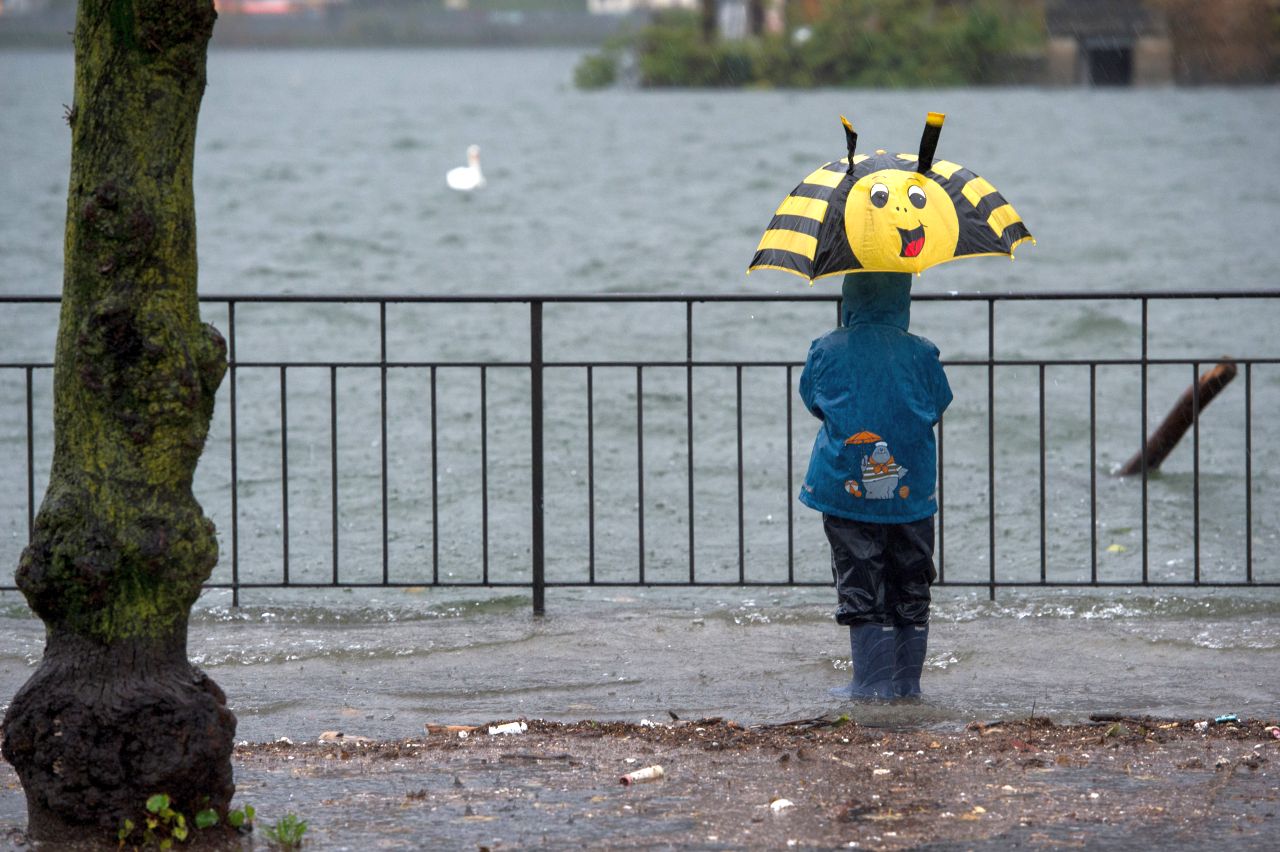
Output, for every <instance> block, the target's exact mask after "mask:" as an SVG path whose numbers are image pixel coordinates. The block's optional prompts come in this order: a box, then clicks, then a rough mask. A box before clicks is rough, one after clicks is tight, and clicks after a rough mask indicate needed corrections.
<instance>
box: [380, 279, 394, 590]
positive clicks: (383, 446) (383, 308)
mask: <svg viewBox="0 0 1280 852" xmlns="http://www.w3.org/2000/svg"><path fill="white" fill-rule="evenodd" d="M378 403H379V406H380V410H379V413H378V414H379V416H378V420H379V421H380V424H381V432H380V433H379V444H380V446H379V449H380V450H381V451H382V458H381V462H382V464H381V468H380V471H379V474H380V478H381V483H382V495H381V496H382V585H384V586H385V585H387V583H389V582H390V581H391V547H390V544H389V538H390V534H389V529H388V527H389V522H388V517H389V509H388V506H387V502H388V501H387V302H386V300H385V299H384V300H382V301H380V302H378Z"/></svg>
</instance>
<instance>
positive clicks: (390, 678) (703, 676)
mask: <svg viewBox="0 0 1280 852" xmlns="http://www.w3.org/2000/svg"><path fill="white" fill-rule="evenodd" d="M831 594H832V593H831V592H830V591H829V590H826V589H779V590H771V589H769V590H746V589H689V590H659V589H625V590H576V589H556V590H552V591H551V592H550V593H549V594H548V598H547V615H546V616H544V617H542V618H536V617H534V616H532V615H531V614H530V605H529V600H528V598H527V596H525V595H502V594H498V593H492V594H486V593H485V592H483V591H470V592H468V593H467V594H465V595H464V594H463V593H460V592H454V593H452V597H450V593H447V592H445V591H442V590H433V591H425V590H424V591H418V592H402V591H397V590H378V591H376V592H373V593H368V592H365V593H362V592H360V591H352V592H348V593H320V592H312V593H301V592H299V593H294V597H293V598H292V599H288V598H287V597H286V596H285V595H284V594H283V593H281V592H272V593H271V596H272V599H271V600H270V601H258V602H254V601H252V600H251V601H249V602H248V603H247V605H245V606H242V607H239V608H231V607H229V606H225V605H224V602H223V601H221V600H219V598H218V595H217V594H216V593H210V594H209V595H206V597H205V598H204V599H202V601H201V603H200V604H198V605H197V608H196V610H195V612H194V614H193V617H192V621H191V627H190V639H189V653H190V656H191V658H192V659H193V660H194V661H195V662H196V663H197V664H199V665H200V666H202V667H203V668H204V669H205V670H206V671H208V672H209V674H210V675H211V676H212V677H213V678H214V679H215V680H216V681H217V682H218V683H219V684H220V685H221V686H222V688H223V689H224V690H225V691H226V693H227V695H228V697H229V701H230V704H231V706H232V709H233V710H234V711H235V713H236V715H237V717H238V718H239V728H238V734H237V736H238V738H239V739H242V740H245V741H249V742H272V741H274V740H276V739H278V738H279V737H289V738H291V739H293V740H295V741H299V742H301V741H307V740H313V739H314V738H315V737H316V736H318V735H319V734H320V733H321V732H322V731H326V730H344V731H347V732H349V733H352V734H357V735H363V736H369V737H375V738H378V739H404V738H407V737H413V736H417V735H418V734H419V733H420V732H421V730H422V725H423V723H425V722H438V723H451V722H457V723H474V722H478V721H484V720H490V719H496V718H501V717H517V716H519V717H525V718H530V719H547V720H554V721H564V722H572V721H577V720H581V719H594V720H617V721H628V722H633V723H638V722H640V720H642V719H646V718H648V719H655V720H656V719H665V718H667V717H668V711H670V712H672V713H675V714H677V715H678V716H680V717H681V718H686V719H688V718H699V717H708V716H723V717H725V718H731V719H735V720H738V721H739V722H742V723H744V724H761V723H776V722H780V721H785V720H788V719H796V718H807V717H811V716H816V715H820V714H823V713H829V712H833V711H834V712H839V710H840V705H839V704H838V703H837V702H835V701H834V700H833V699H830V698H828V697H827V694H826V690H827V688H829V687H832V686H836V685H838V684H841V683H843V682H845V681H846V680H847V678H849V676H850V671H849V662H848V653H849V650H848V632H847V631H846V630H844V629H842V628H840V627H838V626H837V625H836V624H835V623H834V622H833V621H832V620H831V609H832V603H831V600H830V598H831ZM935 597H936V601H935V606H934V613H933V625H932V632H931V635H930V647H929V653H928V658H927V663H926V669H925V674H924V686H925V689H926V690H927V692H928V695H929V700H928V702H927V703H926V704H924V705H919V706H911V707H901V708H899V707H893V708H889V709H886V710H885V711H883V712H884V714H885V718H883V719H879V718H877V719H875V720H873V721H875V722H876V723H879V724H906V725H911V724H940V725H951V726H954V727H960V726H963V725H964V724H965V723H967V722H970V721H973V720H975V719H983V720H989V719H992V718H1024V717H1026V716H1028V715H1030V714H1032V712H1034V713H1035V714H1036V715H1038V716H1047V717H1050V718H1053V719H1055V720H1057V721H1060V722H1070V721H1079V720H1082V719H1087V718H1088V716H1089V715H1090V714H1094V713H1099V712H1120V713H1128V714H1136V715H1145V714H1149V715H1153V716H1162V717H1175V718H1183V717H1197V718H1204V717H1210V718H1211V717H1214V716H1218V715H1221V714H1224V713H1237V714H1239V715H1240V716H1241V717H1246V716H1257V717H1262V716H1267V715H1269V714H1274V713H1276V711H1277V707H1278V706H1280V701H1278V700H1277V699H1278V698H1280V692H1278V690H1277V686H1276V679H1275V672H1277V671H1280V619H1277V617H1276V616H1275V612H1276V610H1277V597H1278V596H1277V594H1276V593H1275V592H1274V591H1269V590H1253V591H1252V592H1250V593H1245V592H1238V591H1235V592H1231V593H1226V592H1217V593H1214V592H1210V591H1202V592H1196V593H1192V592H1187V593H1180V594H1176V595H1175V594H1170V595H1163V596H1160V595H1156V594H1154V593H1152V592H1150V591H1148V592H1139V591H1114V592H1095V593H1091V594H1081V593H1079V592H1074V593H1070V594H1068V593H1063V592H1054V591H1042V592H1039V593H1036V594H1025V595H1020V596H1016V595H1014V594H1012V593H1009V594H1001V595H1000V596H999V598H998V599H997V600H996V601H994V602H991V601H988V600H986V599H985V597H984V596H979V595H978V594H974V593H967V592H958V591H955V590H946V589H939V590H936V595H935ZM43 642H44V632H43V625H42V624H41V623H40V621H39V620H38V619H36V618H34V617H33V616H32V615H31V614H30V612H29V611H28V610H27V609H26V607H25V605H24V604H22V603H21V602H20V599H19V598H17V597H15V596H13V595H9V596H8V598H7V605H6V606H4V608H3V609H0V696H2V698H0V700H7V699H8V697H10V696H12V695H13V694H14V692H15V691H16V690H17V689H18V687H20V686H21V685H22V683H23V682H25V680H26V679H27V678H28V677H29V676H30V674H31V672H32V671H33V669H34V666H35V664H36V663H37V662H38V660H39V658H40V654H41V653H42V650H43Z"/></svg>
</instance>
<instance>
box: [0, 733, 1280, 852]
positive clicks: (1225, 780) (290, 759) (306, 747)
mask: <svg viewBox="0 0 1280 852" xmlns="http://www.w3.org/2000/svg"><path fill="white" fill-rule="evenodd" d="M499 721H510V720H499ZM494 724H496V722H495V723H494ZM1274 724H1275V722H1274V721H1269V722H1263V721H1256V720H1250V721H1240V722H1222V723H1213V722H1210V723H1209V724H1208V725H1207V726H1206V725H1204V724H1203V722H1202V723H1201V725H1200V727H1199V728H1197V727H1196V724H1195V720H1178V721H1174V720H1157V719H1151V718H1142V719H1134V718H1118V717H1095V718H1094V721H1092V722H1091V723H1089V724H1073V725H1059V724H1054V723H1053V722H1051V721H1049V720H1047V719H1041V718H1029V719H1025V720H1021V721H1004V722H1000V723H993V724H983V723H976V722H975V723H972V724H970V725H969V726H968V727H966V728H964V729H956V728H954V727H952V728H950V729H948V730H937V729H932V730H931V729H928V728H916V729H912V730H887V729H883V728H880V729H877V728H870V727H864V726H861V725H859V724H857V723H855V722H852V721H846V720H843V719H837V720H832V719H816V720H805V721H800V722H792V723H786V724H782V725H772V726H755V727H743V726H741V725H738V724H736V723H734V722H732V721H729V720H725V719H703V720H699V721H696V722H688V721H680V720H664V721H662V722H660V723H657V724H656V725H654V726H652V727H651V726H649V725H648V724H646V725H633V724H623V723H613V722H590V721H588V722H579V723H573V724H558V723H548V722H541V721H536V720H530V721H528V723H527V730H526V731H524V732H523V733H519V734H513V735H494V736H491V735H489V734H488V733H487V726H480V728H478V729H477V730H475V731H473V732H470V733H469V734H468V736H466V737H459V736H458V734H457V732H456V731H443V732H436V733H430V734H428V733H425V732H424V735H423V737H421V738H420V739H416V740H413V741H404V742H359V741H352V740H351V739H350V738H348V737H342V738H341V739H337V740H336V741H335V740H334V735H333V734H332V733H330V735H329V737H330V740H331V741H328V742H316V743H308V744H301V743H299V744H292V743H288V742H280V743H273V744H269V745H261V744H260V745H242V746H240V747H239V748H237V750H236V754H235V762H236V776H237V783H238V787H239V793H238V794H237V802H240V803H243V802H248V803H251V804H253V805H254V806H255V807H256V809H257V811H258V815H259V830H258V831H257V832H256V840H255V841H253V842H252V843H250V844H247V845H250V846H257V847H258V848H263V847H264V846H265V845H266V843H265V838H264V836H263V831H262V829H263V828H264V827H265V826H266V825H269V824H270V823H271V822H272V821H273V820H274V819H278V818H279V817H280V816H282V815H283V814H285V813H287V812H293V813H295V814H297V815H299V816H301V817H302V818H304V819H306V820H307V821H308V823H309V829H308V832H307V835H306V837H307V838H308V844H307V845H308V847H309V848H315V849H375V848H376V849H420V848H446V849H474V850H481V849H486V848H487V849H490V850H497V849H510V848H552V849H559V848H564V849H567V848H623V849H627V848H634V849H642V848H643V849H653V848H679V849H742V848H779V849H785V848H788V847H801V848H825V849H830V848H864V849H907V848H929V849H983V848H988V849H1007V848H1035V849H1054V848H1061V847H1065V848H1106V849H1125V848H1129V849H1151V848H1153V847H1164V848H1165V849H1166V850H1168V849H1275V848H1280V819H1278V818H1277V814H1280V783H1278V780H1280V772H1277V770H1280V739H1278V738H1277V737H1276V735H1275V732H1274V731H1271V730H1268V726H1272V725H1274ZM653 765H660V766H662V767H663V771H664V777H662V778H661V779H660V780H655V781H649V782H641V783H634V784H631V785H623V784H622V783H620V780H619V779H620V778H621V776H622V775H623V774H625V773H628V772H632V771H635V770H638V769H642V768H645V767H648V766H653ZM5 771H7V773H8V774H7V775H6V776H4V779H3V780H4V784H5V786H6V787H9V789H10V790H12V786H11V785H12V784H13V783H14V779H13V776H12V771H11V770H8V768H7V767H5ZM781 799H785V800H787V801H789V802H790V803H791V804H790V805H785V804H782V803H781V802H780V801H779V800H781ZM10 839H11V840H14V841H17V840H18V839H19V838H18V835H17V834H16V832H11V833H10Z"/></svg>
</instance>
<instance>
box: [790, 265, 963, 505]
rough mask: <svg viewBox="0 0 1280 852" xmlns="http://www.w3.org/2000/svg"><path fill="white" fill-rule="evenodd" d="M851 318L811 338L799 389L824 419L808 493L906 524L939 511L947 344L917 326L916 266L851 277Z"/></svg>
mask: <svg viewBox="0 0 1280 852" xmlns="http://www.w3.org/2000/svg"><path fill="white" fill-rule="evenodd" d="M843 296H844V307H843V320H842V321H843V326H842V327H841V328H837V329H835V330H834V331H831V332H828V333H827V334H824V335H823V336H822V337H819V338H818V339H817V340H815V341H813V345H811V346H810V347H809V357H808V359H807V360H806V361H805V365H804V372H803V373H801V375H800V398H801V399H802V400H804V404H805V407H806V408H808V409H809V411H810V412H811V413H812V414H813V416H814V417H817V418H818V419H819V420H821V421H822V427H821V428H820V429H819V430H818V436H817V437H816V438H815V439H814V442H813V453H812V455H811V456H810V458H809V470H808V473H807V474H806V475H805V478H804V484H803V486H802V487H801V489H800V502H802V503H804V504H805V505H806V506H809V507H810V508H813V509H817V510H818V511H820V512H825V513H826V514H829V515H838V516H840V517H843V518H851V519H853V520H856V521H870V522H873V523H886V524H900V523H910V522H911V521H918V520H922V519H924V518H927V517H930V516H931V515H933V514H934V513H936V512H937V511H938V500H937V492H936V485H937V445H936V442H935V439H934V434H933V426H934V424H935V423H937V422H938V419H939V418H940V417H942V412H943V411H945V410H946V408H947V406H948V405H949V404H950V403H951V386H950V385H949V384H948V383H947V376H946V373H944V372H943V370H942V364H941V362H940V361H939V360H938V347H936V346H934V345H933V344H932V343H930V342H929V341H928V340H926V339H925V338H923V337H919V336H917V335H914V334H910V333H908V331H907V326H908V324H909V322H910V316H911V275H910V274H908V273H901V272H860V273H857V274H851V275H846V276H845V280H844V292H843Z"/></svg>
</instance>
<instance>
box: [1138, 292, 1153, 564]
mask: <svg viewBox="0 0 1280 852" xmlns="http://www.w3.org/2000/svg"><path fill="white" fill-rule="evenodd" d="M1147 320H1148V316H1147V300H1146V299H1143V300H1142V351H1141V358H1142V368H1141V370H1140V371H1139V372H1140V374H1141V378H1142V389H1141V394H1140V397H1141V399H1140V401H1139V403H1138V404H1139V405H1140V406H1142V410H1141V412H1140V413H1139V416H1138V420H1139V426H1138V428H1139V429H1140V430H1141V432H1140V434H1139V435H1138V446H1139V447H1142V585H1144V586H1145V585H1147V584H1148V583H1150V582H1151V569H1150V565H1151V561H1150V559H1151V553H1150V546H1149V544H1148V541H1147V531H1148V528H1149V526H1150V518H1149V517H1148V508H1147V502H1148V500H1147V488H1148V472H1147V451H1146V446H1147Z"/></svg>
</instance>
